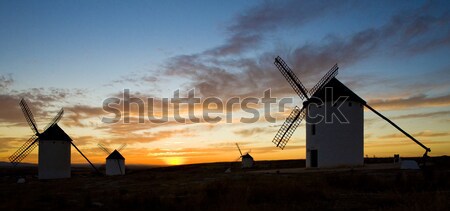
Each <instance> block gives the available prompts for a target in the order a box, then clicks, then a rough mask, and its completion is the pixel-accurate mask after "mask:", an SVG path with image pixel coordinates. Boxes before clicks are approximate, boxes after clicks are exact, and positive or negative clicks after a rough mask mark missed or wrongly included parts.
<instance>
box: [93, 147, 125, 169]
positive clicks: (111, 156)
mask: <svg viewBox="0 0 450 211" xmlns="http://www.w3.org/2000/svg"><path fill="white" fill-rule="evenodd" d="M126 145H127V144H122V145H121V146H120V147H119V148H117V149H115V150H114V151H113V152H111V150H110V149H108V148H107V147H105V146H103V145H102V144H100V143H99V144H98V147H99V148H100V149H101V150H103V152H105V153H106V155H107V156H108V157H106V166H105V168H106V175H125V158H124V157H123V156H122V155H121V154H120V152H119V151H121V150H123V149H124V148H125V146H126Z"/></svg>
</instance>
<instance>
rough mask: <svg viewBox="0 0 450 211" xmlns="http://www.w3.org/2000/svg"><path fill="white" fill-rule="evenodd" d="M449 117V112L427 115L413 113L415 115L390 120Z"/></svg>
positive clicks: (400, 116)
mask: <svg viewBox="0 0 450 211" xmlns="http://www.w3.org/2000/svg"><path fill="white" fill-rule="evenodd" d="M448 115H450V111H437V112H428V113H415V114H405V115H399V116H395V117H392V119H412V118H427V117H445V116H448Z"/></svg>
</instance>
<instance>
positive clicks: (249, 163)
mask: <svg viewBox="0 0 450 211" xmlns="http://www.w3.org/2000/svg"><path fill="white" fill-rule="evenodd" d="M236 146H237V148H238V150H239V154H240V155H241V156H240V157H239V158H238V160H239V159H241V160H242V168H252V167H253V165H254V164H255V162H254V160H253V157H252V156H251V155H250V154H249V153H250V151H248V152H246V153H245V154H242V151H241V148H239V144H238V143H236Z"/></svg>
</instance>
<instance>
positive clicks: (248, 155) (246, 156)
mask: <svg viewBox="0 0 450 211" xmlns="http://www.w3.org/2000/svg"><path fill="white" fill-rule="evenodd" d="M241 157H242V158H252V159H253V157H252V156H251V155H250V154H248V153H247V154H245V155H242V156H241Z"/></svg>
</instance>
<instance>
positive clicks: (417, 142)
mask: <svg viewBox="0 0 450 211" xmlns="http://www.w3.org/2000/svg"><path fill="white" fill-rule="evenodd" d="M365 106H366V107H367V108H368V109H370V110H371V111H373V112H374V113H375V114H376V115H378V116H379V117H381V118H382V119H384V120H386V121H387V122H389V124H391V125H392V126H394V127H395V128H397V130H399V131H400V132H402V133H403V134H404V135H405V136H407V137H408V138H410V139H411V140H413V141H414V142H416V144H418V145H419V146H421V147H422V148H424V149H425V155H426V154H427V153H428V152H431V149H430V148H428V147H426V146H425V145H423V144H422V143H420V141H418V140H417V139H415V138H414V137H412V136H411V135H410V134H409V133H407V132H406V131H404V130H403V129H401V128H400V127H399V126H398V125H396V124H395V123H394V122H392V121H391V120H390V119H388V118H387V117H385V116H384V115H383V114H381V113H380V112H378V111H376V110H375V109H374V108H372V107H370V106H369V105H367V104H365ZM425 155H424V156H425Z"/></svg>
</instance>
